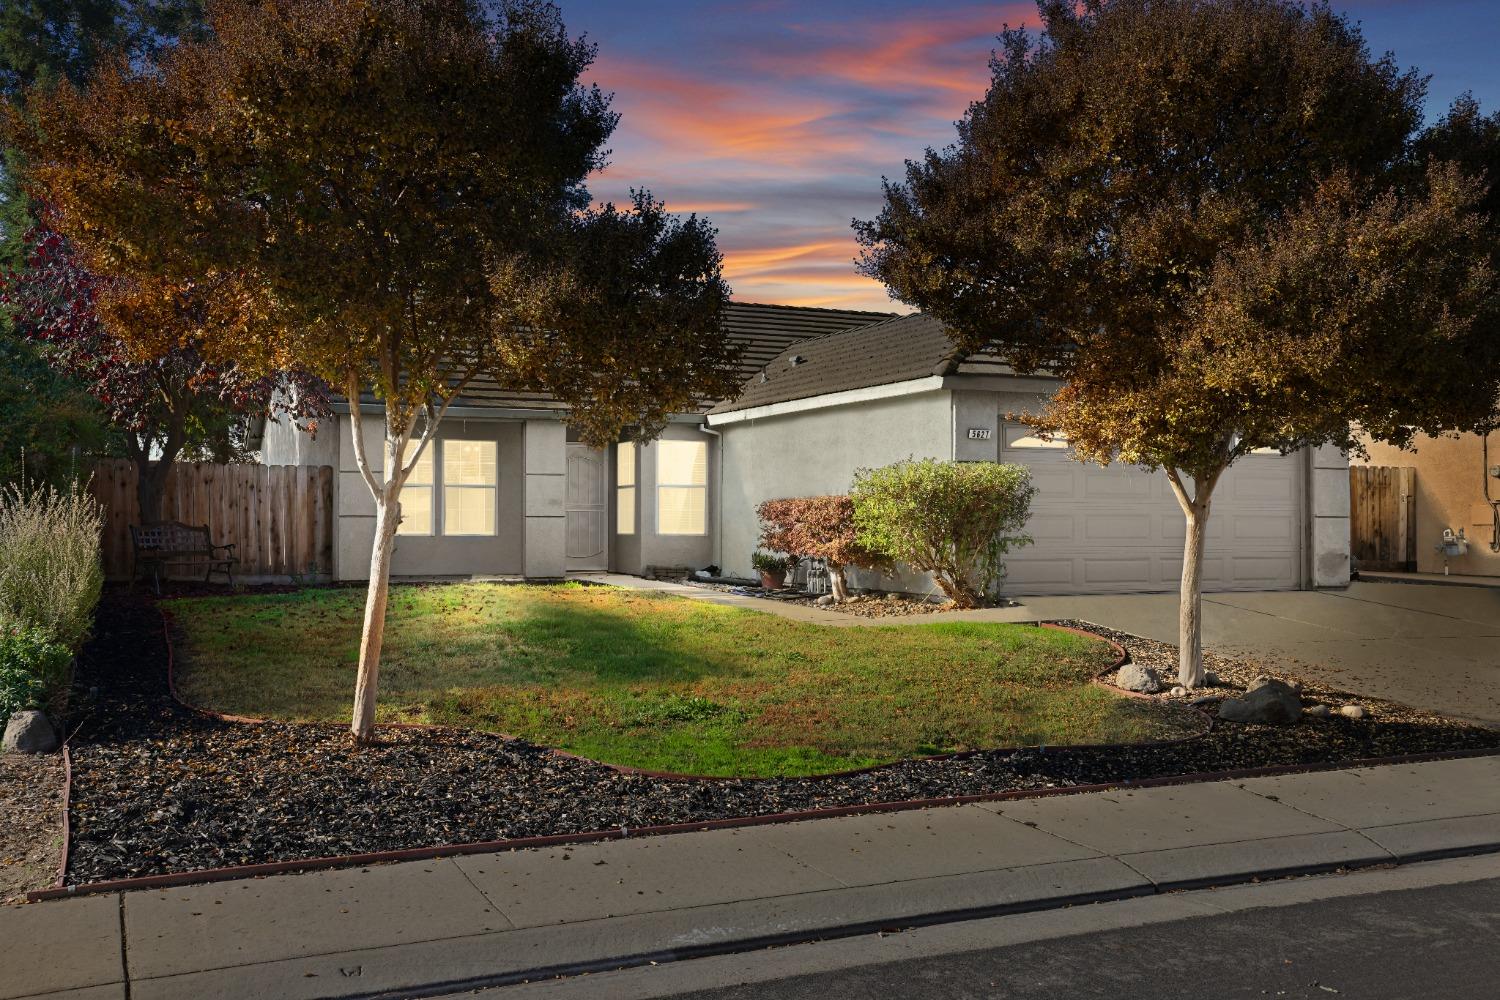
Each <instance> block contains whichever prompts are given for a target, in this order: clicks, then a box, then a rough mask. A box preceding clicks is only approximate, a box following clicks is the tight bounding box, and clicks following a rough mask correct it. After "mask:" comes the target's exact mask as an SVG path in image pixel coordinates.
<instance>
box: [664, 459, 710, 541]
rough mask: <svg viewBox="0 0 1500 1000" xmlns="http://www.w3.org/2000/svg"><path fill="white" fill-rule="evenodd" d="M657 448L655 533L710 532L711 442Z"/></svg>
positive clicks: (697, 533) (700, 533)
mask: <svg viewBox="0 0 1500 1000" xmlns="http://www.w3.org/2000/svg"><path fill="white" fill-rule="evenodd" d="M656 447H657V448H658V449H659V450H658V451H657V454H656V532H657V534H659V535H703V534H707V532H708V442H706V441H660V442H657V445H656Z"/></svg>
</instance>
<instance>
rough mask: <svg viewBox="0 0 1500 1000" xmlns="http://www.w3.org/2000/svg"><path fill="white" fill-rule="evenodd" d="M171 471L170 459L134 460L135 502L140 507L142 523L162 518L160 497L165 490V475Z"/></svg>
mask: <svg viewBox="0 0 1500 1000" xmlns="http://www.w3.org/2000/svg"><path fill="white" fill-rule="evenodd" d="M171 472H172V461H171V459H165V460H161V459H158V460H157V461H155V462H153V461H151V460H150V459H145V458H137V459H136V462H135V502H136V506H137V507H138V508H140V518H141V523H142V524H152V523H154V522H156V521H160V520H161V519H162V514H161V511H162V498H163V497H164V496H165V495H166V492H167V476H168V475H170V474H171Z"/></svg>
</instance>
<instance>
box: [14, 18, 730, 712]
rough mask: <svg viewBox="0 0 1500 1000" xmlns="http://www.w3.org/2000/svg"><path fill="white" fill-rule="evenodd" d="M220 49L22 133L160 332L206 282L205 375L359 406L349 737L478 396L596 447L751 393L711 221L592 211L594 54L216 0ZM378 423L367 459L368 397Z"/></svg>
mask: <svg viewBox="0 0 1500 1000" xmlns="http://www.w3.org/2000/svg"><path fill="white" fill-rule="evenodd" d="M209 19H210V27H211V37H210V38H209V39H207V40H205V41H201V42H192V43H183V44H179V45H178V46H177V47H175V48H174V49H172V50H170V51H168V52H166V53H164V54H163V55H162V56H161V57H160V58H159V59H157V60H154V61H150V62H149V63H148V64H147V65H144V66H141V65H135V64H131V63H128V62H125V61H120V62H117V63H115V64H113V65H112V66H110V68H109V69H107V70H106V71H104V72H102V73H100V74H98V75H97V76H96V77H95V79H94V80H93V82H91V83H90V84H89V85H88V86H87V87H86V88H77V87H72V86H68V85H62V86H60V87H58V88H57V89H56V90H55V91H54V92H52V93H49V94H46V95H36V94H33V95H32V97H31V98H30V103H29V110H30V114H29V115H28V116H25V117H21V116H17V115H12V116H11V118H10V119H9V120H10V127H11V129H12V130H13V132H14V133H15V135H16V136H17V138H18V141H19V142H20V143H21V145H22V146H23V148H24V149H25V152H26V154H27V157H28V161H29V164H30V166H29V171H28V176H29V177H30V179H31V180H32V182H33V184H34V187H35V193H36V194H37V195H38V196H39V197H40V198H41V199H42V200H43V201H44V202H45V203H46V204H47V205H48V207H49V213H50V215H49V217H50V220H51V221H52V223H53V224H54V225H55V227H56V228H57V230H58V231H59V232H61V233H63V234H64V235H65V236H66V237H67V238H68V239H69V241H70V242H71V243H72V245H73V246H75V247H76V248H77V249H78V251H79V252H80V253H81V254H83V256H84V258H85V259H86V261H87V262H88V263H89V265H90V266H91V267H93V268H95V269H97V270H99V271H100V272H101V273H105V274H110V275H118V276H120V277H121V278H123V279H126V280H123V281H120V282H117V283H114V284H112V285H111V286H110V287H109V289H107V290H106V291H105V292H103V293H101V296H100V299H99V308H100V311H101V314H102V315H103V316H104V317H105V319H106V321H110V320H112V319H118V320H120V322H119V323H118V326H119V328H120V329H123V330H136V331H143V330H144V329H145V328H146V324H143V323H140V322H138V321H136V320H133V319H131V318H132V317H137V318H138V317H139V316H142V315H150V313H151V311H152V310H154V309H158V308H160V304H161V302H163V301H164V300H170V299H172V297H173V296H174V295H176V294H177V292H178V291H179V290H181V289H183V288H185V287H190V288H191V289H192V296H193V298H192V301H193V303H194V304H195V307H196V309H197V312H196V319H195V323H196V329H195V330H194V339H195V342H196V343H198V344H200V345H201V350H202V351H203V352H204V355H205V358H206V360H208V361H209V362H211V363H212V362H217V361H226V360H233V361H234V362H235V363H237V364H239V365H241V366H244V367H245V368H246V369H247V370H250V371H255V372H261V373H267V374H269V373H272V372H276V371H280V370H284V369H288V368H292V367H300V368H303V369H306V370H308V371H310V372H312V373H314V374H316V375H318V376H320V377H321V378H323V379H324V380H326V381H327V382H328V383H329V384H330V385H332V386H334V387H335V388H336V389H338V390H340V391H342V392H343V393H344V395H345V396H346V398H347V399H348V400H349V403H350V406H351V409H352V410H353V412H354V415H355V416H354V420H353V421H352V424H353V429H354V430H353V435H354V438H353V442H352V443H353V452H354V457H355V459H356V462H357V465H358V469H359V473H360V476H361V478H362V480H363V481H364V483H365V485H366V487H367V488H368V489H369V491H370V494H371V496H372V497H373V500H374V507H375V540H374V544H373V549H372V553H371V561H370V574H369V576H370V584H369V592H368V597H367V601H366V608H365V623H364V630H363V635H362V639H361V647H360V661H359V672H358V677H357V681H356V689H355V703H354V712H353V723H352V726H351V729H352V731H353V734H354V736H355V738H356V739H357V740H359V741H366V740H368V739H370V737H371V735H372V732H373V727H374V720H375V702H376V690H377V684H378V676H379V673H378V670H379V663H380V649H381V639H382V636H383V630H384V622H385V606H386V599H387V593H388V582H389V575H390V558H391V552H392V549H393V542H394V539H395V534H396V527H397V524H398V523H399V521H400V516H401V515H400V503H399V496H400V492H401V487H402V485H403V484H404V483H405V481H406V479H407V477H408V476H409V475H410V474H411V472H412V470H413V468H414V467H415V465H416V463H417V461H418V460H419V459H420V457H421V455H422V453H423V450H424V449H425V448H426V447H427V445H428V443H429V442H430V441H431V440H432V438H433V435H434V433H435V432H436V430H437V428H438V426H439V424H440V422H441V421H442V419H443V416H444V413H445V412H446V410H447V407H448V406H449V404H450V403H451V402H452V401H453V400H454V399H455V398H457V397H458V396H459V395H460V394H462V393H463V391H464V389H465V388H466V387H467V386H468V385H469V384H470V383H471V382H472V381H473V380H474V379H476V378H480V377H490V378H494V379H495V380H497V381H498V382H500V383H501V384H504V385H507V386H510V387H514V388H521V389H528V390H534V391H540V392H547V393H550V394H552V395H553V396H555V397H556V398H558V399H559V400H561V401H562V402H563V403H565V404H566V405H567V406H568V407H569V419H570V421H571V422H572V423H573V424H574V426H575V427H577V428H578V430H579V432H580V435H581V436H582V437H583V438H584V439H585V440H588V441H590V442H592V443H595V444H603V443H605V442H607V441H609V440H613V439H614V438H616V437H617V436H618V435H620V434H621V433H622V432H626V431H627V429H628V432H629V433H632V434H634V435H638V436H642V437H650V436H652V435H653V434H655V433H658V432H659V431H660V429H661V428H662V427H663V426H664V425H665V423H666V421H667V419H668V418H669V416H670V414H671V413H673V412H676V411H680V410H682V409H684V408H687V407H690V406H692V405H694V403H695V402H696V401H697V399H699V398H701V397H716V396H722V395H727V394H728V393H729V392H731V391H733V389H734V388H736V386H737V381H738V380H737V377H736V372H735V360H736V359H735V352H734V350H733V349H732V347H731V346H730V344H729V342H728V341H727V338H726V337H725V336H724V334H723V331H722V329H721V325H720V314H721V310H722V306H723V303H724V301H725V300H726V298H727V295H728V289H727V287H726V286H725V284H724V282H723V279H722V276H721V259H720V256H719V253H718V250H717V248H716V246H715V234H714V230H713V229H712V227H711V226H709V225H708V224H707V223H706V222H705V221H703V220H701V219H698V218H696V217H693V218H688V219H686V220H682V219H677V218H674V217H672V216H670V215H668V214H667V213H666V212H665V210H664V208H663V206H662V205H661V203H660V202H657V201H655V200H654V199H652V198H651V197H650V196H649V195H647V194H644V193H642V194H638V195H637V196H636V197H635V199H634V203H633V204H632V205H630V206H629V207H627V208H626V209H623V210H621V209H617V208H615V207H614V206H613V205H605V206H602V207H601V206H596V207H590V204H591V199H590V198H589V195H588V191H587V188H586V187H585V183H584V182H585V180H586V178H587V177H588V175H589V174H590V173H591V172H593V171H594V170H596V169H598V168H599V167H600V166H601V165H602V164H603V163H604V150H603V143H604V142H605V140H606V139H607V138H608V136H609V135H610V133H611V132H612V130H613V129H614V126H615V123H616V116H615V115H614V113H613V112H612V111H611V110H610V108H609V98H608V97H607V96H606V95H605V94H603V93H602V92H601V91H600V90H598V89H597V88H596V87H589V86H585V85H584V84H582V83H581V82H580V78H581V75H582V73H583V72H584V70H585V69H586V68H587V67H588V66H589V64H590V63H591V61H592V60H593V57H594V48H593V46H592V45H590V44H587V43H585V42H583V41H581V40H578V39H574V38H572V37H570V36H569V35H568V33H567V31H566V29H565V28H564V26H563V23H562V20H561V17H560V15H559V13H558V11H557V10H556V8H554V7H552V6H551V5H548V4H544V3H538V2H534V0H506V2H503V3H499V4H483V5H481V4H480V3H479V2H478V0H264V2H258V3H250V2H245V0H221V2H218V3H215V4H212V5H211V7H210V14H209ZM366 393H369V394H372V395H373V396H374V397H375V398H377V399H378V400H379V402H380V404H381V405H382V407H383V410H384V424H385V429H384V435H383V438H384V440H383V441H382V444H381V447H382V451H383V461H382V464H381V468H380V469H378V470H377V469H376V468H375V466H374V463H372V462H371V461H370V460H369V458H368V455H367V447H366V442H365V431H364V421H363V420H362V419H360V416H359V413H360V408H361V399H362V398H364V396H365V394H366Z"/></svg>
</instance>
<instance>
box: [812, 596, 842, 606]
mask: <svg viewBox="0 0 1500 1000" xmlns="http://www.w3.org/2000/svg"><path fill="white" fill-rule="evenodd" d="M813 603H814V604H816V605H817V606H818V607H820V608H826V607H828V605H830V604H836V603H838V602H837V601H835V600H834V597H833V595H832V594H824V595H823V596H822V597H820V598H818V599H817V600H816V601H813Z"/></svg>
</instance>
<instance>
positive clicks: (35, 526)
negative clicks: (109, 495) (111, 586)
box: [0, 486, 104, 652]
mask: <svg viewBox="0 0 1500 1000" xmlns="http://www.w3.org/2000/svg"><path fill="white" fill-rule="evenodd" d="M103 530H104V522H103V518H102V516H101V514H100V511H99V505H98V503H97V502H95V501H94V499H93V498H92V497H90V496H89V495H88V494H87V493H84V492H83V491H81V490H69V491H67V492H62V491H59V490H56V489H53V488H52V487H28V486H8V487H5V488H4V489H0V628H4V629H7V630H14V629H20V630H27V629H36V630H39V631H41V632H42V633H43V634H45V636H46V637H47V639H48V640H49V641H50V642H53V643H56V644H57V645H59V646H62V647H64V648H65V649H67V650H69V651H70V652H71V651H73V650H76V649H77V648H78V647H79V646H80V645H82V643H83V640H84V637H85V636H87V635H88V631H89V626H90V624H91V622H92V620H93V614H94V605H95V604H96V603H98V601H99V592H100V590H101V589H102V588H103V586H104V571H103V569H102V567H101V565H100V562H99V539H100V534H101V532H102V531H103Z"/></svg>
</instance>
